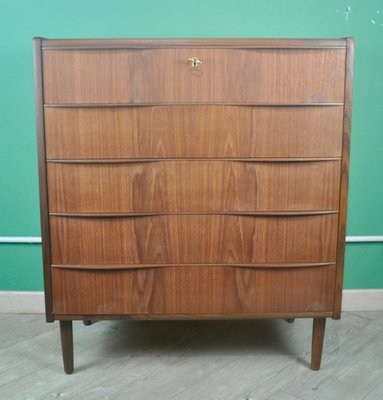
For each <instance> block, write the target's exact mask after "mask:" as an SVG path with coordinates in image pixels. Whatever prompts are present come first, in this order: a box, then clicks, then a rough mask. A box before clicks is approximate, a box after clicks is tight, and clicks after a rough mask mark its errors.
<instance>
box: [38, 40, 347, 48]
mask: <svg viewBox="0 0 383 400" xmlns="http://www.w3.org/2000/svg"><path fill="white" fill-rule="evenodd" d="M35 40H41V45H42V47H43V48H45V49H60V48H63V49H72V48H73V49H82V48H95V49H99V48H150V47H187V46H190V47H195V46H198V47H212V46H214V47H220V46H221V47H242V48H292V49H294V48H298V49H299V48H303V49H310V48H313V49H316V48H345V47H347V38H341V39H255V38H230V39H229V38H203V39H202V38H174V39H173V38H172V39H167V38H158V39H157V38H156V39H154V38H145V39H142V38H139V39H137V38H135V39H133V38H131V39H45V38H35Z"/></svg>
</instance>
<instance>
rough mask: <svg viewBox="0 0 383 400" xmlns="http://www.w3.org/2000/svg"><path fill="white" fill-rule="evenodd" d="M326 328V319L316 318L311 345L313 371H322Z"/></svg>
mask: <svg viewBox="0 0 383 400" xmlns="http://www.w3.org/2000/svg"><path fill="white" fill-rule="evenodd" d="M325 327H326V318H314V321H313V335H312V344H311V369H312V370H313V371H319V369H320V364H321V359H322V350H323V339H324V333H325Z"/></svg>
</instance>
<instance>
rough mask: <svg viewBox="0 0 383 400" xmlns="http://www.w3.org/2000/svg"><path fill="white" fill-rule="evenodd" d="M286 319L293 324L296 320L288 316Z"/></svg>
mask: <svg viewBox="0 0 383 400" xmlns="http://www.w3.org/2000/svg"><path fill="white" fill-rule="evenodd" d="M285 321H286V322H288V323H289V324H292V323H293V322H294V321H295V318H286V319H285Z"/></svg>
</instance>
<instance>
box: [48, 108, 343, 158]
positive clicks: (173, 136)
mask: <svg viewBox="0 0 383 400" xmlns="http://www.w3.org/2000/svg"><path fill="white" fill-rule="evenodd" d="M342 127H343V107H341V106H319V107H314V106H306V107H305V106H299V107H248V106H240V107H238V106H201V105H193V106H151V107H116V108H113V107H112V108H105V107H104V108H84V107H79V108H57V107H46V108H45V130H46V151H47V157H48V158H49V159H71V158H167V157H168V158H178V157H340V156H341V153H342Z"/></svg>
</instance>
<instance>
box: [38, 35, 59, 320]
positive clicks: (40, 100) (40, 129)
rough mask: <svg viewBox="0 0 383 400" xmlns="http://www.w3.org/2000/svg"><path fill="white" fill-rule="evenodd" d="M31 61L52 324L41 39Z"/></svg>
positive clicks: (48, 314)
mask: <svg viewBox="0 0 383 400" xmlns="http://www.w3.org/2000/svg"><path fill="white" fill-rule="evenodd" d="M33 61H34V74H35V109H36V133H37V147H38V152H37V153H38V171H39V195H40V218H41V219H40V221H41V237H42V242H43V247H42V255H43V257H42V258H43V272H44V294H45V316H46V320H47V322H53V321H54V318H53V315H52V283H51V269H50V265H51V259H50V257H51V256H50V233H49V214H48V213H49V208H48V188H47V170H46V162H45V157H46V154H45V146H46V142H45V134H44V110H43V104H44V98H43V81H42V52H41V38H34V39H33Z"/></svg>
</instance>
